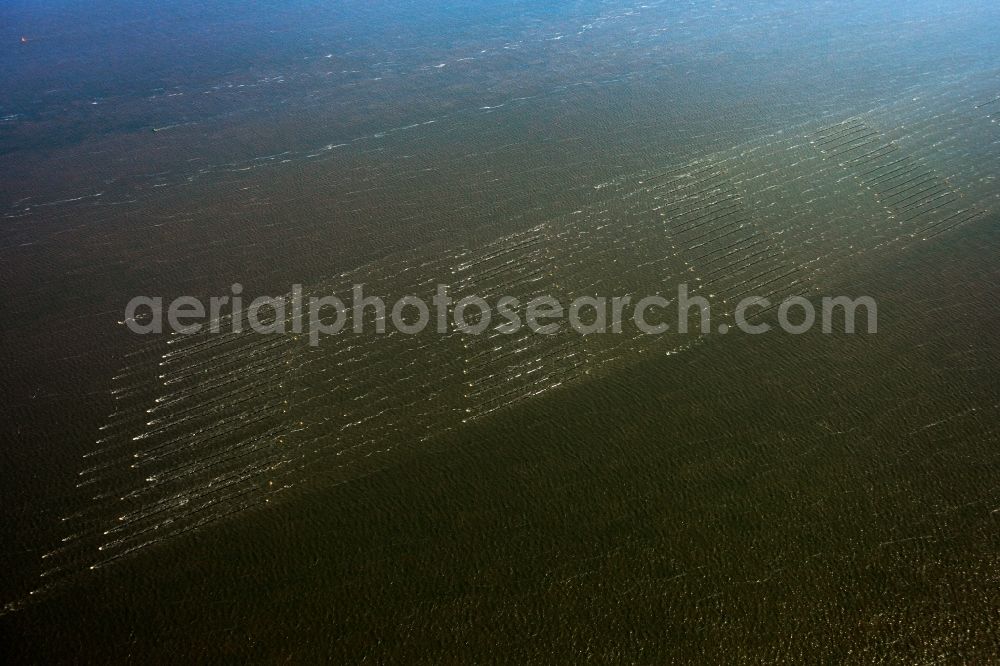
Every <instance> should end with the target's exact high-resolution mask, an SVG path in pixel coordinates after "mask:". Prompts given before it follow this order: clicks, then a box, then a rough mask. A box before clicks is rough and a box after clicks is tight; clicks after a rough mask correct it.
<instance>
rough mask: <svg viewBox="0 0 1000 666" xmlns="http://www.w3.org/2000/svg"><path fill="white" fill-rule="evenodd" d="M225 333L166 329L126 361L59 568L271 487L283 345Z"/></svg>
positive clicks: (281, 456)
mask: <svg viewBox="0 0 1000 666" xmlns="http://www.w3.org/2000/svg"><path fill="white" fill-rule="evenodd" d="M227 319H228V318H227ZM241 321H242V323H243V324H244V325H245V324H246V320H245V318H244V319H242V320H241ZM231 323H232V322H231V321H226V322H224V324H225V326H226V327H220V329H221V330H223V331H224V330H227V328H228V325H229V324H231ZM228 330H229V332H219V333H218V334H212V335H208V334H206V335H190V336H187V335H177V336H173V337H171V338H169V339H167V340H165V341H162V342H160V343H159V344H157V343H153V344H152V347H153V348H155V349H156V350H157V352H158V353H150V351H149V350H146V351H145V352H144V353H142V354H140V355H132V356H130V357H129V361H130V363H129V364H128V365H126V367H125V368H124V369H123V370H122V371H121V372H120V373H119V374H118V375H117V377H116V382H117V383H118V385H117V386H116V387H115V388H114V389H113V393H114V395H115V398H116V400H117V402H118V404H119V405H120V407H119V408H118V409H117V410H116V413H115V414H113V415H111V416H110V418H109V420H108V422H107V423H106V424H105V425H104V426H102V429H101V434H102V436H101V438H100V440H99V441H98V445H97V448H96V449H95V450H94V451H93V452H92V453H90V454H88V455H87V456H86V458H85V467H84V469H83V470H82V471H81V473H80V486H81V489H83V490H86V491H87V493H88V497H87V498H86V499H87V503H86V504H85V506H84V508H83V509H82V510H81V511H79V512H78V513H76V514H74V515H73V516H68V517H67V519H66V520H65V522H66V524H67V526H68V527H69V529H70V535H69V536H68V537H66V539H64V543H65V544H66V545H67V546H69V547H70V548H71V549H72V550H73V552H66V553H63V554H61V555H62V556H57V557H55V558H54V559H56V560H58V561H59V562H60V564H59V565H58V566H60V567H61V568H62V569H63V572H64V573H69V574H71V573H74V570H79V569H85V568H88V567H89V568H98V567H101V566H104V565H106V564H110V563H113V562H115V561H117V560H119V559H121V558H123V557H126V556H128V555H130V554H133V553H136V552H138V551H141V550H143V549H145V548H147V547H149V546H151V545H153V544H156V543H160V542H162V541H166V540H168V539H170V538H172V537H175V536H179V535H180V534H183V533H186V532H190V531H192V530H195V529H198V528H200V527H203V526H205V525H208V524H211V523H213V522H215V521H217V520H219V519H221V518H223V517H226V516H230V515H233V514H235V513H239V512H241V511H243V510H245V509H247V508H250V507H251V506H254V505H256V504H257V503H259V502H261V501H263V500H264V499H266V497H267V495H268V491H269V490H270V491H273V490H275V487H274V485H273V484H274V480H275V478H276V475H277V474H278V473H279V471H280V468H281V467H282V466H283V465H284V464H286V463H287V462H288V455H287V453H286V452H285V451H284V450H283V448H282V446H281V444H282V441H283V438H284V436H285V435H286V433H287V430H288V428H287V406H286V405H284V403H283V401H282V391H283V388H284V383H283V375H284V373H285V365H286V363H287V362H288V357H289V356H288V349H289V343H290V340H289V339H286V338H283V337H281V336H265V335H259V334H256V333H253V332H251V331H249V330H248V329H247V328H245V327H244V329H243V331H242V332H239V333H237V332H233V331H232V329H231V328H228ZM47 571H48V570H47Z"/></svg>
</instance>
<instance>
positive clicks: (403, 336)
mask: <svg viewBox="0 0 1000 666" xmlns="http://www.w3.org/2000/svg"><path fill="white" fill-rule="evenodd" d="M458 256H459V255H458V254H457V253H455V252H449V253H443V254H440V255H437V256H425V257H421V258H413V259H404V260H389V261H386V262H383V263H384V264H385V265H386V266H389V267H391V270H389V271H388V272H382V273H381V274H377V273H375V272H372V271H371V270H370V269H368V268H366V269H365V270H362V271H357V272H354V273H352V274H351V275H350V276H347V278H346V279H345V280H343V281H341V282H340V283H338V284H332V283H331V284H330V285H328V286H327V287H325V288H324V289H323V290H324V291H325V292H326V293H328V294H336V295H338V296H341V297H342V298H343V300H344V301H345V302H348V298H347V296H348V295H349V294H350V290H351V286H352V285H354V284H364V285H365V295H366V296H374V295H377V296H379V297H380V298H382V299H383V300H384V301H385V306H386V307H385V311H384V313H383V316H380V315H379V314H378V313H376V310H375V309H374V308H372V307H366V308H365V309H364V311H363V313H362V317H361V318H360V319H358V320H356V319H355V317H354V312H353V308H350V307H349V308H348V310H347V313H346V317H345V319H344V324H343V329H342V332H341V333H338V334H336V335H330V336H328V337H321V338H320V339H319V344H318V346H315V347H311V346H308V345H302V346H300V347H299V352H298V353H299V356H300V360H299V361H298V362H297V364H296V373H295V377H294V380H293V382H292V383H293V388H292V390H291V391H290V393H289V396H288V400H289V401H290V403H291V404H292V405H293V415H294V418H295V420H296V423H299V424H301V425H302V427H304V428H305V429H306V433H307V436H306V439H305V442H304V443H303V447H304V448H305V449H306V456H307V458H310V459H313V458H315V459H316V461H315V462H311V463H310V467H311V466H316V465H318V466H319V467H321V468H322V471H323V473H324V474H327V475H329V474H331V473H335V472H338V471H339V472H340V473H342V474H349V473H350V470H351V469H353V468H354V467H356V466H357V465H359V464H363V465H371V464H373V462H372V461H371V460H370V459H371V458H372V456H374V455H376V454H386V453H389V452H391V451H393V450H395V449H396V448H398V447H400V446H404V445H411V444H414V443H419V442H421V441H425V440H427V439H429V438H432V437H436V436H438V435H440V434H443V433H444V432H446V431H448V430H450V429H452V428H454V427H456V425H457V424H458V423H459V421H460V414H461V409H462V404H461V402H462V401H461V389H460V386H461V380H460V375H461V369H462V367H461V349H462V347H461V344H460V341H459V337H458V335H457V334H455V333H454V332H449V333H446V334H443V335H442V334H439V333H438V332H437V324H436V316H435V310H434V308H433V307H432V305H433V301H432V299H433V296H434V292H435V289H436V285H437V284H439V283H446V282H447V279H448V274H449V271H450V269H451V267H452V266H453V265H454V263H455V261H456V260H457V257H458ZM403 296H416V297H417V298H419V299H421V300H422V301H424V302H425V303H427V304H428V306H431V307H430V312H429V323H428V325H427V328H426V329H424V330H423V331H421V332H419V333H413V334H411V333H406V332H403V331H401V330H399V329H397V328H396V327H395V326H394V325H393V323H392V322H391V321H390V320H391V309H392V305H393V303H394V302H396V300H397V299H399V298H401V297H403ZM412 314H413V311H412V310H410V309H406V310H404V311H403V317H404V320H405V323H413V320H412V318H411V315H412ZM334 317H335V313H334V312H333V311H332V310H329V311H324V316H323V318H322V321H323V322H324V323H326V324H329V323H332V320H333V318H334ZM380 320H381V322H380ZM356 324H357V325H359V326H360V327H361V329H362V331H363V332H362V333H360V334H359V333H356V332H355V331H354V328H355V325H356ZM382 325H384V332H381V333H379V332H378V330H379V327H380V326H382ZM319 458H322V462H320V461H319ZM307 473H308V469H307Z"/></svg>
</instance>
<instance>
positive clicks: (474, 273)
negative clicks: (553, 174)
mask: <svg viewBox="0 0 1000 666" xmlns="http://www.w3.org/2000/svg"><path fill="white" fill-rule="evenodd" d="M563 226H564V224H561V223H560V222H559V221H555V222H553V223H543V224H541V225H538V226H535V227H533V228H531V229H528V230H526V231H522V232H517V233H513V234H509V235H507V236H504V237H502V238H500V239H498V240H496V241H493V242H492V243H488V244H486V245H484V246H482V247H479V248H476V249H475V250H474V251H470V252H469V253H468V254H467V255H466V256H465V257H463V258H462V260H461V261H459V262H457V263H456V265H455V266H454V267H453V273H454V276H455V282H454V283H453V284H454V286H455V291H456V295H455V296H456V299H458V298H462V297H467V296H475V297H478V298H482V299H484V300H485V301H486V302H487V303H488V304H490V305H491V306H493V316H492V319H491V321H490V323H489V325H488V326H487V327H486V328H485V330H483V331H482V332H481V333H477V334H466V333H459V335H461V336H462V337H461V341H462V346H463V348H462V358H463V368H462V390H463V400H464V404H465V407H464V413H463V420H464V421H466V422H468V421H473V420H476V419H479V418H482V417H484V416H487V415H489V414H493V413H494V412H498V411H501V410H503V409H505V408H507V407H510V406H512V405H515V404H518V403H520V402H521V401H523V400H527V399H529V398H532V397H535V396H538V395H541V394H543V393H545V392H547V391H549V390H551V389H553V388H556V387H558V386H561V385H563V384H564V383H566V382H569V381H572V380H573V379H575V378H576V377H578V376H579V375H580V374H581V373H582V372H583V371H584V369H585V366H586V350H585V349H584V348H583V345H582V339H581V337H580V336H579V335H576V334H575V333H572V332H568V331H565V330H560V331H559V332H557V333H555V334H548V333H544V332H536V331H534V330H532V329H531V328H529V327H528V326H527V325H521V326H519V327H517V326H511V325H510V322H509V320H508V319H507V318H506V317H504V316H497V315H498V313H497V304H498V302H499V301H500V299H504V298H509V299H516V300H517V302H518V304H519V305H517V306H513V308H512V309H514V310H517V311H519V312H520V313H521V314H523V308H524V307H525V306H526V305H527V303H528V302H529V301H531V300H532V299H534V298H537V297H541V296H552V297H555V298H560V294H558V293H557V291H556V285H555V281H554V275H555V273H556V272H558V270H559V265H558V263H557V255H558V245H559V243H560V238H559V236H558V233H559V230H560V228H561V227H563ZM563 240H565V239H563ZM474 311H475V308H470V310H469V311H467V314H466V319H467V321H468V322H469V324H471V325H473V326H475V325H477V324H480V323H481V320H480V319H479V315H478V312H474ZM522 321H523V320H522ZM540 323H544V322H540Z"/></svg>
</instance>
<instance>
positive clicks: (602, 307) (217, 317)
mask: <svg viewBox="0 0 1000 666" xmlns="http://www.w3.org/2000/svg"><path fill="white" fill-rule="evenodd" d="M244 300H245V299H244V297H243V288H242V285H240V284H239V283H236V284H233V285H232V288H231V290H230V293H229V294H227V295H224V296H213V297H211V298H209V299H207V303H206V302H205V300H203V299H199V298H196V297H193V296H181V297H178V298H174V299H172V300H170V301H169V302H166V301H165V299H164V298H162V297H159V296H137V297H135V298H133V299H131V300H130V301H129V302H128V304H127V305H126V307H125V319H124V321H123V323H124V324H125V325H127V326H128V328H129V329H130V330H131V331H133V332H135V333H140V334H149V333H163V332H164V331H171V332H175V333H187V334H191V333H226V332H237V333H238V332H242V331H244V330H250V331H254V332H257V333H261V334H275V333H295V334H306V335H308V338H309V343H310V344H311V345H314V346H315V345H318V344H319V343H320V341H321V340H322V339H323V337H324V336H331V335H337V334H343V333H355V334H363V333H376V334H378V333H385V332H386V330H387V327H388V326H392V327H393V328H394V329H395V330H397V331H399V332H400V333H404V334H408V335H416V334H418V333H421V332H424V331H425V330H427V328H428V327H429V326H431V325H432V324H433V327H434V328H433V330H434V331H436V332H438V333H441V334H447V333H451V332H454V331H458V332H461V333H465V334H469V335H479V334H482V333H486V332H487V331H497V332H499V333H503V334H513V333H517V332H519V331H521V330H523V329H524V328H525V327H527V329H528V330H529V331H531V332H533V333H538V334H541V335H550V334H553V333H557V332H559V331H560V330H564V329H565V328H566V327H568V328H569V329H571V330H573V331H576V332H577V333H580V334H582V335H591V334H598V333H604V334H607V333H611V334H614V333H621V332H623V331H624V330H626V329H627V328H628V327H634V328H635V329H637V330H638V331H640V332H641V333H643V334H645V335H662V334H665V333H668V332H676V333H681V334H683V333H688V332H689V329H693V330H697V331H700V332H701V333H705V334H707V333H726V332H728V331H729V330H730V325H729V324H726V323H721V324H718V325H717V326H715V327H713V326H712V307H711V304H710V303H709V301H708V299H706V298H705V297H703V296H692V295H690V293H689V291H688V286H687V285H686V284H680V285H679V286H678V287H677V293H676V295H674V297H673V298H667V297H665V296H663V295H660V294H655V295H649V296H641V297H639V296H634V295H624V296H610V297H602V296H581V297H578V298H575V299H573V300H571V301H569V302H566V303H564V302H562V301H560V300H559V299H558V298H555V297H553V296H536V297H533V298H531V299H530V300H527V301H523V302H522V300H521V299H518V298H515V297H512V296H502V297H499V298H497V299H495V300H493V301H492V302H489V301H487V300H486V299H484V298H482V297H479V296H464V297H462V298H460V299H457V300H456V299H454V298H453V297H452V296H451V295H450V293H449V287H448V285H446V284H439V285H437V289H436V291H435V294H434V295H433V297H431V299H430V303H429V304H428V302H427V301H426V300H425V299H423V298H421V297H418V296H412V295H411V296H403V297H401V298H398V299H396V300H394V301H391V302H390V303H387V302H386V299H383V298H381V297H379V296H376V295H372V294H368V293H366V292H365V287H364V285H361V284H357V285H354V286H353V288H352V289H351V293H350V295H349V298H346V300H345V298H340V297H338V296H336V295H333V294H328V295H320V296H317V295H310V296H308V297H306V296H304V295H303V290H302V286H301V285H294V286H293V287H292V290H291V292H290V293H289V294H288V295H286V296H281V297H272V296H261V297H258V298H254V299H253V300H252V301H249V302H247V303H244ZM775 308H777V324H778V328H779V329H780V330H782V331H784V332H786V333H791V334H795V335H798V334H801V333H805V332H807V331H809V330H811V329H812V328H814V327H815V326H816V325H817V324H819V326H820V327H821V330H822V331H823V332H824V333H830V332H832V331H833V330H834V325H833V324H834V320H835V315H837V314H838V313H839V314H840V315H841V316H842V327H841V326H838V327H837V328H838V331H840V330H842V331H843V332H845V333H854V331H855V325H856V322H857V320H858V319H859V316H861V315H863V316H864V318H865V330H866V331H867V332H869V333H875V332H876V331H877V328H878V325H877V318H878V312H877V305H876V302H875V300H874V299H873V298H871V297H870V296H860V297H856V298H850V297H847V296H837V297H824V298H822V299H819V308H818V311H817V307H816V305H814V304H813V302H812V301H810V300H809V299H806V298H804V297H802V296H793V297H789V298H786V299H784V300H781V301H779V302H777V303H772V302H771V301H770V300H768V299H767V298H764V297H760V296H749V297H747V298H744V299H743V300H741V301H740V302H739V303H738V304H737V305H736V307H735V309H734V310H733V317H732V321H733V324H734V325H735V326H736V328H737V329H739V330H740V331H742V332H744V333H748V334H751V335H757V334H761V333H766V332H768V331H770V330H772V329H773V328H774V327H773V326H772V325H771V324H768V323H764V322H757V323H752V321H751V320H752V319H753V318H754V315H757V314H760V313H762V312H763V311H766V310H772V309H775ZM837 321H841V320H840V319H837Z"/></svg>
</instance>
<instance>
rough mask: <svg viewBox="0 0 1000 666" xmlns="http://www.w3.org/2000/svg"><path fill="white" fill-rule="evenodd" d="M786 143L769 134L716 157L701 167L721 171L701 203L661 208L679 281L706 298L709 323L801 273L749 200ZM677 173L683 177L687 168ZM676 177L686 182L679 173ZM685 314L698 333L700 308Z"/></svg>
mask: <svg viewBox="0 0 1000 666" xmlns="http://www.w3.org/2000/svg"><path fill="white" fill-rule="evenodd" d="M786 141H787V140H786V139H783V138H782V137H780V135H773V136H770V137H765V138H763V139H761V140H759V141H757V142H755V143H753V144H745V145H742V146H739V147H737V148H735V149H732V150H730V151H727V152H726V153H724V154H721V155H718V156H715V163H716V164H717V165H719V166H717V167H716V168H714V169H712V168H711V167H708V168H706V167H702V171H703V172H705V171H707V172H709V173H716V172H721V173H722V174H723V178H722V179H721V180H718V181H717V182H716V185H715V187H714V188H713V189H712V190H710V191H709V194H710V197H709V200H707V201H700V200H699V198H700V195H697V196H693V197H692V196H689V197H683V198H680V199H679V201H674V202H670V203H669V204H668V205H667V206H666V207H665V208H664V209H663V210H662V211H661V212H662V213H664V228H665V232H666V234H667V235H668V237H669V239H670V242H671V244H672V245H673V250H674V252H675V253H676V254H677V256H678V257H679V258H680V259H681V260H682V262H683V266H684V270H683V273H682V275H683V277H682V279H680V280H679V282H683V283H684V284H685V285H686V287H687V290H688V293H689V295H690V296H692V297H694V296H701V297H704V298H705V299H706V300H707V301H708V303H709V304H710V307H711V314H712V317H711V318H712V320H713V321H720V320H724V319H725V318H727V317H729V316H730V315H731V314H732V309H733V306H734V304H735V303H736V302H738V301H739V300H740V299H742V298H744V297H747V296H750V295H761V296H768V295H771V294H774V293H778V292H781V291H782V290H784V289H786V288H787V287H788V285H790V284H795V281H796V277H797V273H798V271H796V270H795V266H793V265H790V264H789V262H788V258H787V256H786V253H785V251H784V247H783V243H782V239H781V238H780V237H779V236H778V235H776V234H775V233H773V232H774V230H773V229H769V228H768V227H767V226H766V225H762V224H761V220H760V218H759V210H758V206H756V205H755V202H754V199H753V194H754V192H755V191H756V189H758V188H760V187H761V186H760V185H759V184H758V180H760V179H761V178H763V177H766V176H768V175H769V173H768V169H775V168H777V167H776V166H775V165H774V164H772V162H774V161H775V160H774V159H772V157H773V156H772V154H780V153H781V152H782V151H783V150H784V148H785V146H786ZM720 166H721V169H720V168H719V167H720ZM681 174H682V175H687V174H686V171H685V170H682V172H681ZM694 177H695V178H696V177H697V172H696V173H695V175H694ZM687 178H688V179H690V178H692V176H690V175H687ZM674 180H675V181H677V180H680V181H681V182H682V183H683V179H682V178H681V177H680V176H675V177H674ZM679 187H680V188H685V189H680V190H678V188H679ZM699 187H700V186H699ZM692 189H693V186H691V185H687V186H685V185H683V184H682V185H678V184H676V183H675V184H673V185H672V186H671V188H670V190H673V191H675V192H684V191H691V190H692ZM702 189H703V188H702ZM690 317H691V318H690V319H689V320H688V321H686V322H684V323H686V324H688V326H689V329H688V330H689V331H692V332H693V333H694V334H695V335H697V334H698V333H699V332H700V321H697V319H698V317H699V315H698V313H697V311H691V314H690ZM680 323H681V322H679V321H678V322H677V324H680ZM688 342H690V340H688Z"/></svg>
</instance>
